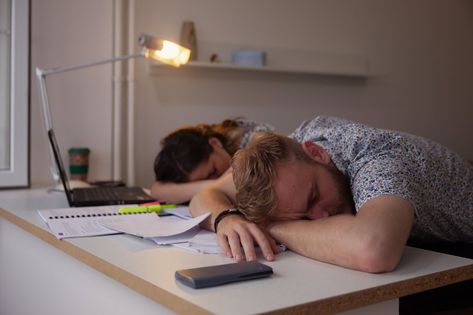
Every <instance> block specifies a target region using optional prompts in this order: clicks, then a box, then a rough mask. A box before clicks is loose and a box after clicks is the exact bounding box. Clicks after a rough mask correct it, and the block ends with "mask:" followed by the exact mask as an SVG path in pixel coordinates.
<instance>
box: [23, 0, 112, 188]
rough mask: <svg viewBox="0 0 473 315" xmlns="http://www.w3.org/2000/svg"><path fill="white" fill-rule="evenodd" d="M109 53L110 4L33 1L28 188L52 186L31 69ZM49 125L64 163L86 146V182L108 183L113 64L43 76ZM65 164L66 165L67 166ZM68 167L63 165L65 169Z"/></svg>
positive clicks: (108, 1) (106, 0)
mask: <svg viewBox="0 0 473 315" xmlns="http://www.w3.org/2000/svg"><path fill="white" fill-rule="evenodd" d="M112 53H113V0H100V1H96V0H81V1H75V0H41V1H31V67H32V68H31V69H32V71H31V118H30V120H31V130H30V136H31V140H30V141H31V146H30V152H31V162H30V163H31V164H30V165H31V167H30V169H31V183H32V184H33V185H34V184H44V183H52V179H51V175H50V172H49V167H50V165H51V162H50V159H49V155H48V151H47V150H48V149H47V148H48V142H47V137H46V132H45V129H44V124H43V118H42V113H41V110H40V105H39V96H38V94H39V93H38V85H37V82H36V77H35V73H34V69H35V67H40V68H45V69H48V68H51V67H57V66H62V65H74V64H81V63H86V62H91V61H95V60H100V59H105V58H109V57H111V56H112ZM47 87H48V92H49V102H50V104H51V111H52V116H53V125H54V128H55V131H56V136H57V138H58V142H59V144H60V146H61V149H62V155H63V160H64V161H66V162H67V150H68V149H69V148H70V147H89V148H90V149H91V156H90V176H89V179H91V180H95V179H110V177H111V171H112V170H111V167H112V166H111V162H110V161H111V155H112V147H111V146H112V136H111V132H112V68H111V65H103V66H100V67H95V68H90V69H83V70H77V71H73V72H68V73H62V74H56V75H51V76H49V77H47ZM66 165H67V164H66ZM66 167H67V166H66Z"/></svg>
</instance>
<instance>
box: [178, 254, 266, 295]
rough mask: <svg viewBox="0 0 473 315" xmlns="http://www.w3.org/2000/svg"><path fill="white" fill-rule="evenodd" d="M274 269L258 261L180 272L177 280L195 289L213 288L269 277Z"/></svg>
mask: <svg viewBox="0 0 473 315" xmlns="http://www.w3.org/2000/svg"><path fill="white" fill-rule="evenodd" d="M272 274H273V269H272V268H271V267H269V266H267V265H265V264H262V263H259V262H257V261H242V262H238V263H230V264H224V265H216V266H208V267H200V268H193V269H183V270H178V271H176V273H175V277H176V280H178V281H180V282H181V283H183V284H185V285H186V286H189V287H191V288H194V289H200V288H207V287H213V286H217V285H221V284H226V283H230V282H236V281H244V280H251V279H257V278H264V277H268V276H270V275H272Z"/></svg>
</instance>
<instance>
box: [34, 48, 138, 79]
mask: <svg viewBox="0 0 473 315" xmlns="http://www.w3.org/2000/svg"><path fill="white" fill-rule="evenodd" d="M139 57H144V53H142V52H140V53H139V54H133V55H125V56H118V57H114V58H108V59H103V60H98V61H94V62H89V63H83V64H78V65H72V66H62V67H55V68H51V69H39V68H36V73H38V70H39V71H40V72H41V75H42V76H44V77H45V76H48V75H50V74H57V73H63V72H68V71H73V70H79V69H84V68H90V67H94V66H99V65H102V64H106V63H111V62H115V61H123V60H127V59H132V58H139Z"/></svg>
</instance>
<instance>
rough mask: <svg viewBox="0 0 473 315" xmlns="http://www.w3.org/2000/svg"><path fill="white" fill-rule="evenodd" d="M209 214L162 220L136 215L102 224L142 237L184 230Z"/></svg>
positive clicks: (198, 222) (164, 234)
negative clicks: (147, 218) (146, 218)
mask: <svg viewBox="0 0 473 315" xmlns="http://www.w3.org/2000/svg"><path fill="white" fill-rule="evenodd" d="M209 215H210V212H209V213H206V214H203V215H200V216H198V217H196V218H193V219H188V220H184V219H180V218H176V217H169V218H173V219H172V220H164V217H163V218H161V219H160V218H156V219H153V220H142V219H141V218H139V216H136V217H135V218H133V219H132V220H122V221H120V220H117V221H115V222H113V223H109V222H106V223H103V225H104V226H105V227H107V228H109V229H112V230H115V231H120V232H123V233H127V234H131V235H136V236H140V237H144V238H152V237H163V236H172V235H176V234H180V233H183V232H186V231H188V230H190V229H191V228H193V227H195V226H198V225H199V224H200V223H201V222H202V221H204V220H205V219H207V217H208V216H209Z"/></svg>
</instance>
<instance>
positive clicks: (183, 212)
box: [163, 207, 192, 219]
mask: <svg viewBox="0 0 473 315" xmlns="http://www.w3.org/2000/svg"><path fill="white" fill-rule="evenodd" d="M163 212H164V213H169V214H172V215H175V216H176V217H179V218H182V219H192V215H191V213H190V212H189V207H176V208H170V209H164V210H163Z"/></svg>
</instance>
